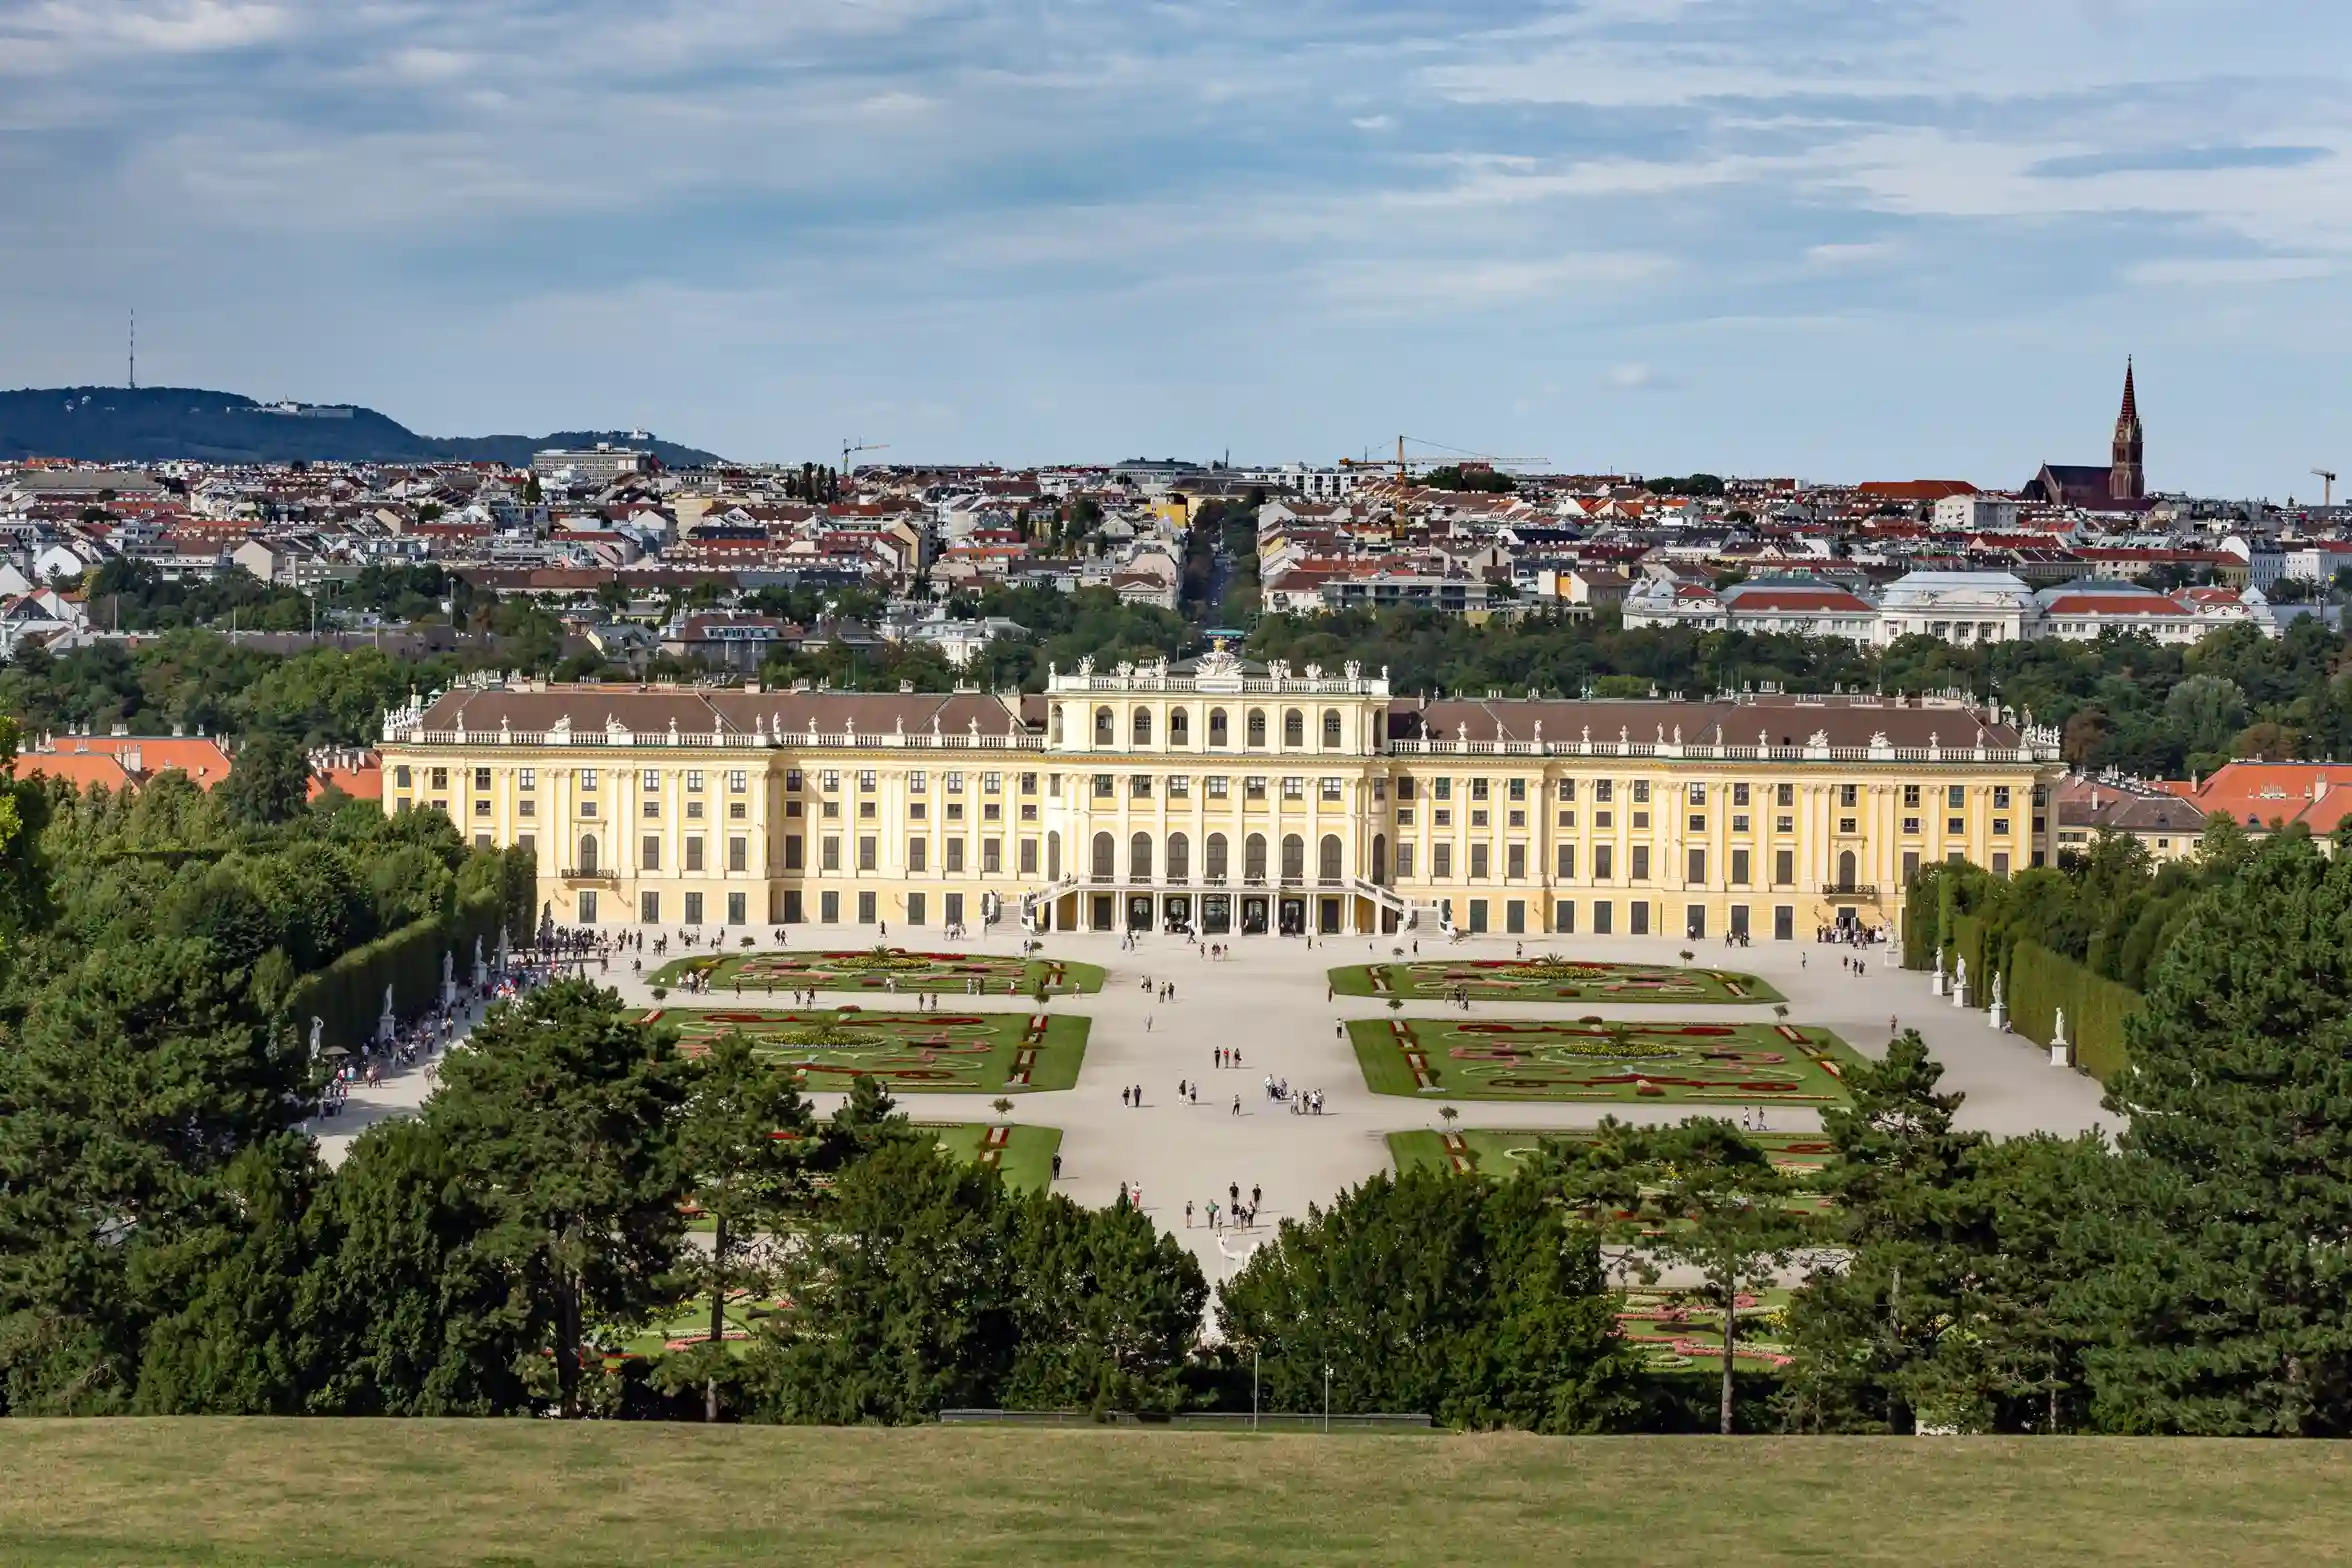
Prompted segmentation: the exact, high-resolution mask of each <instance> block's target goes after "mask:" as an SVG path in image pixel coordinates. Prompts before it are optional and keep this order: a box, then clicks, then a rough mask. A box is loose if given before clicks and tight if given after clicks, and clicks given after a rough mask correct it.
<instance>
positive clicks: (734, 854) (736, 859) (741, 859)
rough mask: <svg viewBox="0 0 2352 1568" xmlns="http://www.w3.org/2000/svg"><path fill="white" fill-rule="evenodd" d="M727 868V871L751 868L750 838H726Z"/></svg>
mask: <svg viewBox="0 0 2352 1568" xmlns="http://www.w3.org/2000/svg"><path fill="white" fill-rule="evenodd" d="M727 869H728V870H729V871H749V870H750V869H751V840H749V839H747V838H731V839H729V840H727Z"/></svg>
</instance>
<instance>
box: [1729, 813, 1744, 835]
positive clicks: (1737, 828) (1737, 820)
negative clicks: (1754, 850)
mask: <svg viewBox="0 0 2352 1568" xmlns="http://www.w3.org/2000/svg"><path fill="white" fill-rule="evenodd" d="M1731 830H1732V831H1733V832H1734V833H1745V832H1747V831H1748V819H1747V818H1746V817H1743V816H1741V815H1740V814H1739V813H1737V812H1733V813H1732V817H1731Z"/></svg>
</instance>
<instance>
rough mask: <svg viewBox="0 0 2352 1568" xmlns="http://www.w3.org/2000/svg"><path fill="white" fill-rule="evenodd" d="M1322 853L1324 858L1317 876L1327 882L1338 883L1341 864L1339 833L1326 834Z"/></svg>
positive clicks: (1318, 868)
mask: <svg viewBox="0 0 2352 1568" xmlns="http://www.w3.org/2000/svg"><path fill="white" fill-rule="evenodd" d="M1320 853H1321V856H1322V864H1321V865H1320V866H1319V867H1317V869H1316V873H1315V874H1316V875H1317V876H1319V877H1321V878H1322V879H1323V880H1324V881H1326V882H1337V881H1338V880H1339V862H1340V849H1339V835H1338V834H1337V833H1326V834H1324V835H1323V845H1322V849H1321V851H1320Z"/></svg>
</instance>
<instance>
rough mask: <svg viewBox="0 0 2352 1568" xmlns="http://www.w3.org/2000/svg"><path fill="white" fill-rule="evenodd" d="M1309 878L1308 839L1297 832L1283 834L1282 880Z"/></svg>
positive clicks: (1300, 880)
mask: <svg viewBox="0 0 2352 1568" xmlns="http://www.w3.org/2000/svg"><path fill="white" fill-rule="evenodd" d="M1306 878H1307V841H1306V840H1305V839H1303V838H1301V837H1299V836H1298V835H1297V834H1296V833H1285V834H1283V835H1282V880H1283V881H1285V882H1303V881H1305V880H1306Z"/></svg>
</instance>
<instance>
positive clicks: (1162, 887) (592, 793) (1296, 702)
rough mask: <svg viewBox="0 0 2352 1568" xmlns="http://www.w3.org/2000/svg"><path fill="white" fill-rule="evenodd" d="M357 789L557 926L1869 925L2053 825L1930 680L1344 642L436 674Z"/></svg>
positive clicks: (1529, 929) (2022, 763)
mask: <svg viewBox="0 0 2352 1568" xmlns="http://www.w3.org/2000/svg"><path fill="white" fill-rule="evenodd" d="M383 754H384V770H385V787H384V803H385V808H386V809H387V810H389V811H396V812H397V811H409V810H424V809H428V808H430V809H433V810H439V811H445V812H447V813H448V814H449V817H450V819H451V820H452V821H453V822H455V823H456V824H457V825H458V827H459V830H460V831H461V832H463V833H465V834H467V835H468V836H470V837H471V838H472V840H473V841H474V842H475V843H478V844H492V845H523V846H527V847H529V848H531V849H532V850H533V851H534V852H535V853H536V855H537V858H538V863H539V892H540V899H541V902H542V906H543V913H544V916H545V918H546V919H548V920H550V921H552V922H554V923H556V924H559V925H569V926H583V927H591V928H599V929H606V930H610V929H613V928H618V927H629V926H638V925H643V926H648V927H702V928H711V927H720V926H746V927H752V926H758V927H769V926H775V925H794V926H798V925H806V924H813V925H815V926H817V927H818V928H819V930H818V932H817V933H813V934H812V935H814V936H815V937H816V939H817V940H820V941H821V940H823V930H824V928H826V927H843V928H847V927H864V928H866V930H865V931H862V932H858V933H856V934H855V935H854V937H853V934H852V933H851V932H850V931H848V930H846V929H845V930H843V931H842V933H841V938H842V940H843V941H844V942H845V943H846V942H848V941H851V940H860V941H862V940H866V939H868V938H869V937H870V936H872V935H873V934H874V928H875V927H877V926H878V925H887V926H888V927H889V928H890V935H891V937H892V939H893V940H896V939H897V938H898V937H899V936H900V934H901V933H904V934H905V935H906V936H907V937H908V938H910V939H918V938H919V936H920V934H921V933H923V932H924V931H926V930H935V929H937V928H939V927H942V926H948V925H962V924H976V923H982V922H995V921H997V920H1001V919H1008V918H1017V919H1020V920H1021V921H1023V922H1024V923H1026V924H1027V925H1029V926H1031V927H1032V928H1034V929H1038V930H1071V929H1085V930H1095V931H1107V930H1158V929H1167V928H1171V927H1176V928H1189V929H1193V930H1197V931H1199V932H1200V933H1202V934H1203V935H1205V936H1211V937H1216V936H1225V935H1229V934H1230V935H1257V934H1261V933H1283V934H1291V933H1301V932H1313V933H1317V934H1326V935H1329V934H1339V933H1371V932H1387V931H1396V930H1399V929H1401V928H1404V927H1406V926H1414V927H1417V928H1421V929H1428V928H1437V927H1451V928H1455V929H1461V930H1467V931H1472V932H1494V933H1498V934H1507V935H1517V934H1526V935H1529V936H1533V935H1536V934H1539V933H1545V932H1556V933H1561V934H1592V935H1631V936H1639V935H1653V936H1662V937H1672V938H1676V939H1678V940H1689V941H1704V940H1711V939H1712V940H1720V939H1721V938H1722V937H1724V936H1726V935H1738V936H1744V937H1747V938H1750V939H1752V940H1756V941H1791V940H1806V941H1809V940H1813V939H1814V938H1815V936H1816V935H1817V933H1818V932H1819V931H1820V929H1821V928H1823V927H1834V926H1845V925H1852V924H1856V923H1859V924H1861V925H1864V926H1870V927H1883V928H1885V929H1887V930H1888V932H1889V933H1890V934H1893V935H1899V934H1900V931H1899V928H1900V921H1901V917H1902V900H1901V896H1900V895H1901V890H1902V888H1903V886H1904V884H1905V882H1906V881H1907V879H1908V878H1909V877H1910V876H1911V874H1912V873H1913V872H1915V871H1916V870H1917V869H1918V868H1919V867H1920V866H1921V865H1922V864H1924V863H1927V862H1932V861H1936V860H1942V859H1946V858H1953V859H1958V858H1966V859H1968V860H1972V861H1974V862H1975V863H1977V864H1978V865H1982V866H1987V867H1989V868H1991V869H1992V870H1993V871H1994V872H1995V873H1996V874H2007V872H2008V871H2009V870H2010V869H2011V868H2012V867H2022V866H2026V865H2032V864H2039V863H2041V862H2042V861H2043V860H2044V859H2045V858H2047V857H2049V856H2050V855H2051V854H2052V827H2051V823H2052V821H2053V814H2052V813H2050V812H2049V811H2048V810H2047V809H2046V808H2045V801H2046V799H2047V797H2048V791H2049V789H2050V786H2051V784H2052V783H2053V781H2054V780H2055V779H2056V777H2057V776H2058V773H2059V771H2060V770H2059V765H2058V760H2057V759H2058V752H2057V736H2056V735H2055V734H2054V733H2053V732H2051V731H2050V730H2048V729H2046V728H2037V727H2035V726H2033V725H2032V724H2031V722H2030V720H2029V721H2028V722H2026V723H2024V724H2020V723H2019V722H2017V720H2016V719H2015V718H2014V716H2012V715H2009V714H2007V713H2002V712H1993V711H1988V710H1985V709H1982V708H1978V707H1975V706H1971V705H1969V704H1967V703H1965V702H1962V701H1960V700H1957V699H1937V698H1925V699H1921V698H1913V699H1909V700H1899V699H1880V698H1874V697H1863V696H1852V697H1793V696H1786V695H1777V694H1768V695H1739V696H1725V697H1722V698H1718V699H1713V700H1709V701H1701V702H1686V701H1646V702H1614V701H1592V700H1562V699H1547V698H1535V697H1528V698H1509V697H1504V696H1502V695H1501V694H1500V693H1492V694H1489V695H1488V696H1487V697H1485V698H1483V699H1470V698H1444V699H1436V700H1421V699H1414V698H1405V697H1399V696H1397V695H1395V694H1393V693H1392V692H1391V691H1390V689H1389V683H1388V680H1387V678H1386V672H1385V671H1384V672H1382V674H1381V675H1379V676H1371V675H1367V674H1366V673H1365V672H1364V671H1363V670H1362V669H1360V668H1358V667H1357V666H1355V665H1352V664H1351V665H1349V666H1347V667H1346V668H1344V669H1342V670H1339V671H1336V672H1335V671H1329V670H1324V669H1321V668H1319V667H1316V666H1313V665H1309V666H1307V667H1306V668H1305V669H1303V670H1293V669H1291V668H1288V667H1286V666H1285V665H1282V664H1279V663H1277V664H1274V665H1272V666H1263V665H1257V664H1252V663H1247V662H1245V661H1243V660H1241V659H1239V658H1237V657H1235V656H1233V655H1232V654H1230V653H1227V652H1224V651H1222V650H1219V651H1216V652H1212V653H1208V654H1203V655H1201V656H1200V657H1198V658H1196V659H1191V660H1187V661H1184V662H1182V663H1176V664H1147V665H1121V666H1119V667H1118V668H1116V669H1112V670H1104V669H1097V668H1095V667H1093V665H1092V664H1091V662H1088V663H1081V664H1080V665H1079V667H1078V669H1077V670H1076V671H1075V672H1074V673H1064V672H1061V671H1058V670H1057V671H1055V672H1053V674H1052V675H1051V676H1050V678H1049V680H1048V682H1047V687H1046V690H1045V692H1044V693H1043V694H1042V695H990V694H985V693H981V692H977V691H957V692H952V693H948V694H944V695H942V694H937V693H916V692H900V693H896V694H889V693H852V692H830V691H810V690H805V689H795V690H791V691H763V690H761V689H760V688H759V687H758V686H756V685H750V686H742V687H735V688H724V689H721V688H708V687H697V686H677V685H659V684H656V685H650V686H638V685H570V686H567V685H553V684H544V683H539V682H527V683H523V682H510V683H507V684H503V685H483V686H469V687H464V688H460V689H457V690H453V691H449V692H445V693H443V694H441V695H439V696H437V697H435V698H433V699H432V700H431V701H429V702H426V701H416V702H412V703H411V704H410V705H409V706H408V707H407V708H405V709H401V710H398V711H395V712H393V713H391V714H389V715H387V717H386V721H385V726H384V744H383Z"/></svg>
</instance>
